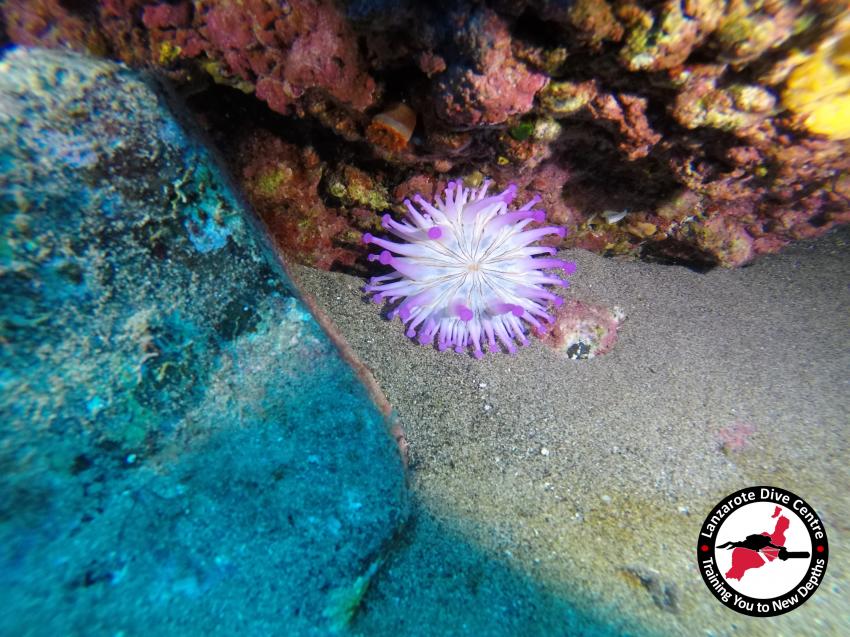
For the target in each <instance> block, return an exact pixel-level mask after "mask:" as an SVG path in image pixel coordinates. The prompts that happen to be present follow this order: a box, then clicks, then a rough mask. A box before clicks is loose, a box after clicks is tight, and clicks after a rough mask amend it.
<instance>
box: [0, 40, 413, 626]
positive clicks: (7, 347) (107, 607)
mask: <svg viewBox="0 0 850 637" xmlns="http://www.w3.org/2000/svg"><path fill="white" fill-rule="evenodd" d="M175 112H178V113H179V107H175V106H174V104H173V103H172V101H171V98H170V97H169V94H168V92H167V90H164V89H163V88H162V87H160V86H158V85H157V84H156V83H155V82H154V81H153V80H152V79H150V78H149V77H148V76H145V75H143V74H140V73H137V72H134V71H130V70H128V69H126V68H125V67H122V66H120V65H116V64H113V63H108V62H103V61H96V60H92V59H88V58H85V57H80V56H78V55H74V54H69V53H59V52H47V51H40V50H24V49H17V50H13V51H11V52H7V54H6V55H5V57H4V58H3V60H2V62H0V416H1V417H0V588H2V590H3V591H4V592H3V611H2V612H0V633H1V634H7V635H10V634H16V635H59V634H79V635H82V634H85V635H107V634H108V635H128V636H129V635H141V634H157V635H167V634H175V635H176V634H180V635H183V634H190V633H191V634H197V633H202V632H203V633H215V634H238V633H239V632H244V631H245V630H246V629H248V628H250V630H251V632H252V633H253V634H279V635H283V634H286V635H301V634H304V635H310V634H326V633H327V632H328V631H330V630H333V629H338V628H340V627H341V626H343V625H345V623H346V622H347V621H348V619H349V618H350V617H351V616H352V615H353V613H355V612H356V610H357V605H358V603H359V600H360V597H361V596H362V594H363V591H364V590H365V587H366V586H367V585H368V580H369V578H370V577H371V576H372V575H373V574H374V573H375V572H376V570H377V569H378V568H380V564H381V556H382V551H383V550H384V549H385V548H386V546H387V543H388V541H389V540H390V539H391V538H392V536H393V535H394V533H395V531H396V530H397V529H398V527H399V525H400V524H401V523H402V522H403V521H404V519H405V517H406V515H407V509H408V503H407V494H406V487H405V481H404V471H403V466H402V461H401V459H400V457H399V454H398V451H397V449H396V446H395V443H394V441H393V440H392V438H391V436H390V435H389V434H388V430H387V428H386V423H385V421H384V418H383V416H382V414H381V413H380V412H379V411H378V410H377V408H376V407H375V406H374V405H373V403H372V402H371V401H370V399H369V397H368V394H367V392H366V391H365V389H364V388H363V386H362V385H361V384H360V382H359V380H358V379H357V377H356V375H355V374H354V373H353V372H352V371H351V369H350V368H349V367H348V366H347V364H346V363H345V362H344V361H343V360H342V359H341V358H340V356H339V355H338V353H337V351H336V349H335V347H334V346H333V344H332V343H331V341H330V340H329V339H328V337H327V336H326V335H325V333H324V332H322V331H321V329H320V328H319V326H318V325H317V323H316V321H315V320H314V319H313V318H312V316H311V315H310V314H309V313H308V312H307V310H306V309H305V307H304V305H303V304H302V303H301V302H300V301H299V300H298V298H297V295H296V294H295V293H294V291H293V288H292V287H291V284H290V282H289V280H288V279H287V278H286V276H285V274H284V273H283V272H282V270H281V268H280V264H279V263H278V262H277V261H276V259H275V257H274V255H273V254H272V252H271V251H270V250H269V249H268V248H267V246H266V245H265V242H264V239H263V235H262V233H261V232H260V231H259V230H258V229H257V228H255V227H254V226H253V219H252V217H251V216H250V213H248V212H247V211H246V210H245V208H244V207H243V206H242V204H241V203H240V201H239V200H238V199H237V198H236V197H235V196H234V194H233V192H232V190H231V189H230V187H229V186H228V184H227V182H226V180H225V179H224V177H223V176H222V173H221V172H220V171H219V169H218V168H217V166H216V164H215V162H214V161H213V160H212V158H211V157H210V155H209V153H208V151H207V150H206V149H205V147H204V146H203V145H202V144H201V143H200V142H199V141H197V140H196V139H195V138H194V137H193V136H192V134H191V133H187V132H186V131H187V128H186V127H185V126H184V124H182V123H181V122H180V121H179V120H178V119H176V117H179V115H178V116H175V115H174V113H175Z"/></svg>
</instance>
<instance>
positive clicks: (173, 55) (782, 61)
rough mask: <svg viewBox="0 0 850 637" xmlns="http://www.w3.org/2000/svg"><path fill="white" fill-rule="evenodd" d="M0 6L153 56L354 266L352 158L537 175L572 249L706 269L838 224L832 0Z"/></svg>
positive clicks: (48, 27) (839, 153)
mask: <svg viewBox="0 0 850 637" xmlns="http://www.w3.org/2000/svg"><path fill="white" fill-rule="evenodd" d="M2 11H3V15H4V18H5V24H6V30H7V35H8V37H9V38H11V39H12V40H13V41H15V42H19V43H24V44H42V45H47V46H71V47H74V48H78V49H85V50H88V51H91V52H95V53H97V54H100V55H109V56H113V57H117V58H120V59H122V60H124V61H126V62H128V63H131V64H134V65H141V66H148V67H153V68H156V69H157V70H158V71H159V72H161V73H164V74H166V75H168V76H169V77H171V78H172V79H174V80H175V81H177V82H178V83H180V85H181V86H183V87H184V88H185V89H186V91H187V92H192V93H194V94H195V96H196V98H195V100H194V103H195V105H196V108H197V111H198V113H199V115H201V116H202V117H203V118H204V120H205V121H206V122H207V125H208V126H209V128H210V130H211V132H212V133H213V134H214V135H216V137H217V138H218V139H220V140H221V143H222V145H223V146H224V147H225V149H226V150H227V155H228V156H229V157H233V158H235V161H234V165H233V168H234V172H236V174H237V175H241V176H243V177H239V178H240V179H245V180H247V183H246V184H245V185H246V188H245V189H246V191H247V192H248V195H249V198H250V199H251V202H252V203H253V204H255V205H256V206H257V207H258V208H259V209H260V210H261V211H262V214H263V216H264V217H265V218H266V219H272V221H271V222H270V224H269V225H270V226H272V227H274V228H277V230H276V236H277V237H278V240H279V243H280V245H282V246H283V247H284V249H286V250H287V251H288V252H289V253H290V254H292V255H294V256H295V257H296V258H297V259H299V260H301V261H304V262H307V263H311V264H314V265H317V266H319V267H332V266H334V265H335V266H338V267H345V268H351V267H354V266H362V267H365V262H364V261H363V250H362V247H360V246H359V245H358V244H357V241H356V239H357V236H359V233H361V232H364V231H368V230H370V229H372V227H373V226H374V219H375V218H376V214H377V213H379V212H381V211H382V209H381V208H380V207H379V206H375V205H373V204H374V203H375V202H376V201H382V199H381V198H380V197H374V196H371V195H367V196H365V197H363V198H362V199H363V200H364V201H365V203H363V202H361V201H357V202H355V201H353V200H350V199H346V198H339V197H335V196H334V195H333V192H332V188H336V189H337V190H340V189H341V188H347V185H346V184H345V183H342V182H340V181H339V179H338V178H337V177H328V176H329V175H335V176H340V175H342V176H343V181H344V176H345V175H346V174H352V170H351V169H356V170H358V171H360V172H361V173H364V174H365V175H366V179H365V180H363V179H360V181H365V182H367V183H371V184H373V185H374V186H375V188H376V189H377V191H378V192H392V191H393V190H394V189H395V188H396V187H398V186H399V185H400V184H402V183H404V182H408V181H410V180H416V179H419V180H431V181H436V182H438V184H437V185H438V186H439V187H442V185H444V184H445V182H446V181H447V179H448V178H450V177H455V176H462V177H472V178H473V180H474V179H475V178H476V177H475V176H476V175H477V174H483V175H487V176H491V177H495V178H496V179H497V181H498V182H499V184H498V185H499V186H502V185H504V184H506V183H507V182H510V181H515V182H518V183H521V184H533V185H534V188H536V189H540V190H543V191H548V192H550V193H552V194H553V195H554V197H555V198H557V199H558V202H557V205H558V207H560V208H563V209H564V210H565V212H564V213H563V216H565V217H568V218H569V219H570V220H571V221H572V224H571V230H572V234H571V236H570V237H568V238H567V239H566V240H565V242H564V245H566V246H581V247H585V248H588V249H591V250H595V251H599V252H603V253H606V254H629V255H634V256H643V257H649V258H662V259H676V260H684V261H687V262H690V263H693V264H700V265H709V266H710V265H723V266H738V265H743V264H746V263H749V262H751V261H752V260H753V259H754V258H756V257H757V256H758V255H759V254H763V253H769V252H775V251H777V250H779V249H781V248H782V247H783V246H785V245H787V244H788V243H789V242H791V241H793V240H795V239H799V238H803V237H811V236H816V235H818V234H822V233H824V232H826V231H827V230H829V229H830V228H831V227H833V226H834V225H836V224H838V223H846V222H847V221H848V220H850V212H848V200H850V181H848V179H850V178H848V176H847V174H848V170H849V169H850V159H848V157H850V153H848V152H847V151H848V144H850V142H848V138H850V127H848V125H847V124H846V122H847V121H850V58H848V54H847V50H848V42H850V10H848V8H847V5H846V3H844V2H832V1H830V0H775V1H772V2H761V1H758V2H757V1H755V0H728V1H726V2H718V1H716V0H687V1H686V2H680V1H678V0H676V1H673V0H669V1H668V0H664V1H661V2H657V1H649V0H607V1H606V0H519V1H517V2H507V1H504V0H489V1H487V2H457V3H455V2H452V3H448V2H447V3H425V2H415V1H414V0H401V1H400V2H388V1H386V0H372V1H370V0H349V1H347V2H343V1H339V2H334V1H333V0H293V1H291V2H271V1H269V0H246V1H245V2H240V3H232V2H227V1H225V0H179V1H175V2H162V1H160V0H99V1H97V0H95V1H93V2H90V3H62V2H57V1H56V0H15V1H13V2H10V3H6V5H5V6H4V7H3V9H2ZM212 83H215V86H216V87H218V88H210V85H211V84H212ZM222 87H229V89H228V90H226V89H225V88H222ZM236 93H238V94H236ZM400 101H401V102H404V103H406V104H408V105H409V106H411V107H412V108H413V110H414V111H415V113H416V115H417V118H416V128H415V130H414V132H413V135H412V137H411V138H410V141H409V142H406V143H405V142H403V143H401V144H400V145H386V144H381V143H376V142H375V137H374V136H371V137H370V136H367V134H366V131H368V130H369V128H370V123H371V122H372V119H373V118H374V117H376V116H378V115H379V114H380V113H382V112H385V111H386V110H387V109H391V108H392V107H393V104H396V103H398V102H400ZM294 125H297V126H294ZM296 127H297V128H300V129H301V130H302V133H301V134H293V133H292V132H291V131H292V129H293V128H296ZM257 128H259V129H261V130H260V131H255V130H254V129H257ZM253 132H256V133H257V134H256V135H252V134H251V133H253ZM261 139H265V140H267V143H268V146H269V152H268V153H264V152H262V151H258V150H257V149H258V144H261V142H260V141H259V140H261ZM370 140H371V141H370ZM281 142H282V143H285V144H289V145H292V146H294V148H292V149H291V151H287V152H282V151H281V148H283V147H282V146H281V145H280V144H281ZM246 149H248V150H247V152H250V153H252V154H253V155H254V157H253V159H252V166H251V167H250V169H249V170H248V173H249V176H247V177H244V175H245V163H244V161H243V160H242V158H244V155H245V152H246ZM305 153H306V155H305ZM308 156H311V157H313V159H311V160H310V162H311V165H312V168H310V169H308V170H306V171H305V170H303V165H304V161H305V157H308ZM266 157H268V165H266V166H260V165H258V164H260V163H262V162H263V161H264V160H265V159H266ZM281 165H285V166H286V169H285V172H286V171H287V170H289V171H291V172H292V177H291V178H290V179H289V180H288V181H286V183H284V181H280V180H279V181H278V182H277V184H278V185H277V190H274V189H273V188H272V186H273V184H272V183H270V182H267V183H266V184H265V186H266V188H265V190H263V191H262V192H261V193H260V194H257V193H258V190H257V188H256V182H255V181H252V180H253V175H256V174H258V173H269V172H270V171H274V170H275V169H276V166H277V167H279V166H281ZM316 175H321V176H322V178H320V179H318V180H317V179H316V178H315V177H316ZM551 176H557V178H556V179H555V180H554V181H552V180H550V177H551ZM270 189H272V190H274V192H270ZM293 189H297V190H301V191H302V192H304V201H299V202H294V203H293V202H292V201H291V198H290V197H289V196H288V194H287V193H289V192H292V191H293ZM528 196H530V194H529V195H528ZM271 201H275V202H278V203H275V205H274V210H272V206H271V205H270V203H269V202H271ZM305 201H313V202H316V205H309V206H307V205H305V203H304V202H305ZM390 204H391V205H392V206H397V205H398V202H397V201H395V200H393V201H391V202H390ZM623 211H628V215H627V216H625V217H623V218H621V217H620V216H619V215H616V214H615V213H617V212H623ZM399 212H400V210H399ZM281 217H286V219H282V218H281ZM611 219H617V220H616V221H615V222H611V221H610V220H611ZM292 227H297V231H296V232H294V233H292V232H290V231H289V230H288V229H290V228H292ZM284 228H285V229H287V230H283V229H284ZM343 228H344V230H341V229H343Z"/></svg>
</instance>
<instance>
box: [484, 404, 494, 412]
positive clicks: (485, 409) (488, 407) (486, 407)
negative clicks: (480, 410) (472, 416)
mask: <svg viewBox="0 0 850 637" xmlns="http://www.w3.org/2000/svg"><path fill="white" fill-rule="evenodd" d="M491 409H492V407H491V406H490V405H484V411H490V410H491Z"/></svg>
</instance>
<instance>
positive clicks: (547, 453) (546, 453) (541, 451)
mask: <svg viewBox="0 0 850 637" xmlns="http://www.w3.org/2000/svg"><path fill="white" fill-rule="evenodd" d="M540 455H541V456H548V455H549V450H548V449H547V448H546V447H543V448H542V449H541V450H540Z"/></svg>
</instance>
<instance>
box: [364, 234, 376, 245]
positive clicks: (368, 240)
mask: <svg viewBox="0 0 850 637" xmlns="http://www.w3.org/2000/svg"><path fill="white" fill-rule="evenodd" d="M374 238H375V237H373V236H372V235H371V234H370V233H368V232H364V233H363V243H371V242H372V239H374Z"/></svg>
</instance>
